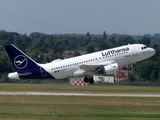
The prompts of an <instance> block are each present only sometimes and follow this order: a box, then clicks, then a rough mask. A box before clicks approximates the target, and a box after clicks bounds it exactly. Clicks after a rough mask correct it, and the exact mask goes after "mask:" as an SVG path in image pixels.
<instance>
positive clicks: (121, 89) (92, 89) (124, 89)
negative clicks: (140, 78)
mask: <svg viewBox="0 0 160 120" xmlns="http://www.w3.org/2000/svg"><path fill="white" fill-rule="evenodd" d="M0 91H39V92H40V91H41V92H42V91H43V92H81V93H84V92H89V93H154V94H158V93H160V87H146V86H143V87H142V86H116V85H110V86H108V85H88V86H72V85H60V84H11V83H8V84H6V83H1V84H0Z"/></svg>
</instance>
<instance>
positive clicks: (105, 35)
mask: <svg viewBox="0 0 160 120" xmlns="http://www.w3.org/2000/svg"><path fill="white" fill-rule="evenodd" d="M103 39H107V34H106V32H105V31H104V32H103Z"/></svg>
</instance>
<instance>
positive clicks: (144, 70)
mask: <svg viewBox="0 0 160 120" xmlns="http://www.w3.org/2000/svg"><path fill="white" fill-rule="evenodd" d="M138 68H139V71H138V73H137V74H138V76H139V77H140V78H142V79H143V80H151V79H158V78H159V71H160V66H159V62H155V61H151V60H145V61H142V62H140V63H139V64H138Z"/></svg>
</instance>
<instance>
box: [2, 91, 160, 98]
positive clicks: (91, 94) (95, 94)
mask: <svg viewBox="0 0 160 120" xmlns="http://www.w3.org/2000/svg"><path fill="white" fill-rule="evenodd" d="M0 95H44V96H45V95H48V96H104V97H160V94H139V93H64V92H6V91H1V92H0Z"/></svg>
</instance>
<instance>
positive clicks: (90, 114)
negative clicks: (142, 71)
mask: <svg viewBox="0 0 160 120" xmlns="http://www.w3.org/2000/svg"><path fill="white" fill-rule="evenodd" d="M0 91H47V92H90V93H99V92H100V93H160V88H159V87H135V86H107V85H89V86H72V85H55V84H0ZM0 119H3V120H8V119H9V120H53V119H55V120H74V119H76V120H107V119H108V120H115V119H117V120H128V119H129V120H159V119H160V98H150V97H148V98H147V97H144V98H143V97H96V96H40V95H37V96H33V95H14V96H12V95H0Z"/></svg>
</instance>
